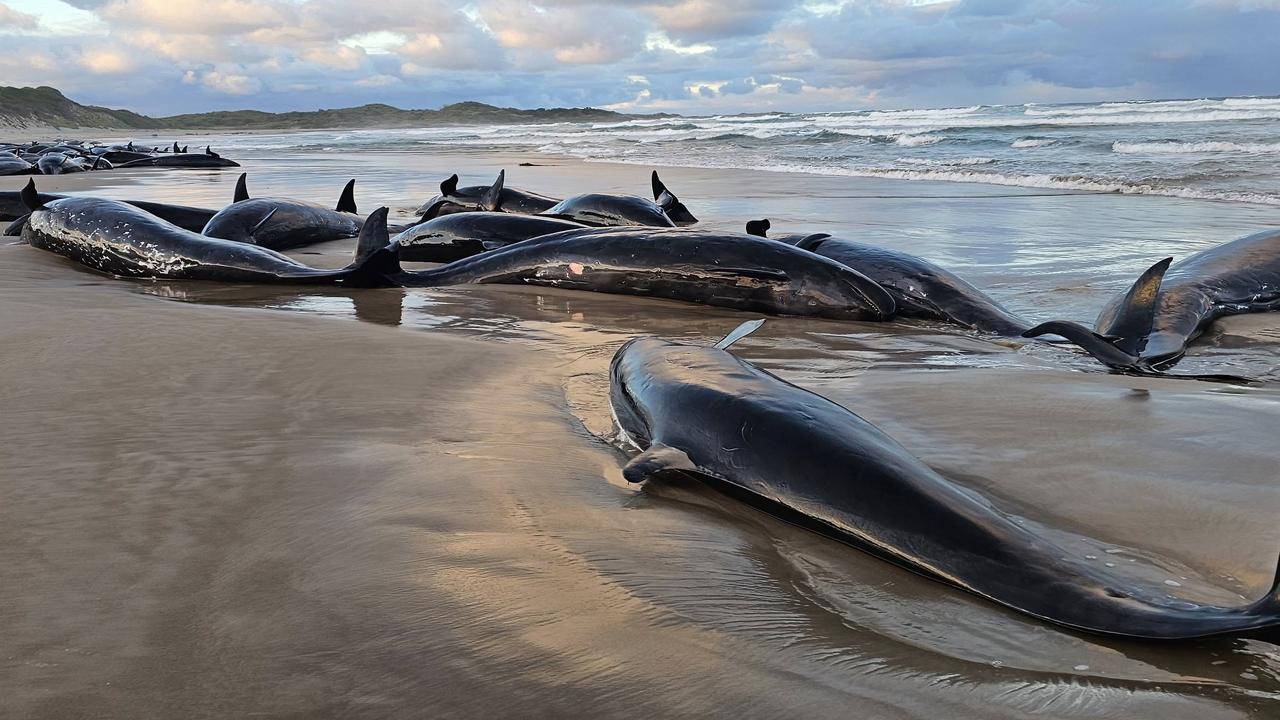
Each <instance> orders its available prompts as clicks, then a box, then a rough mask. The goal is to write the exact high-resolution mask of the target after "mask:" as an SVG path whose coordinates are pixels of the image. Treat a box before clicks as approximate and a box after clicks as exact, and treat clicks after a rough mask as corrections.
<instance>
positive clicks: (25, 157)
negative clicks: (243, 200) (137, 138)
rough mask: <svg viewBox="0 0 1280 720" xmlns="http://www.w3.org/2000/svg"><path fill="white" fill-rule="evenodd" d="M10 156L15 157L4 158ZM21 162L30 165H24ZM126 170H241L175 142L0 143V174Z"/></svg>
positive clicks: (209, 150) (210, 153)
mask: <svg viewBox="0 0 1280 720" xmlns="http://www.w3.org/2000/svg"><path fill="white" fill-rule="evenodd" d="M6 153H8V154H9V155H11V156H12V157H11V158H10V157H5V154H6ZM15 161H21V162H25V163H27V164H26V165H25V166H24V165H22V164H20V163H19V162H15ZM123 167H133V168H136V167H177V168H184V167H185V168H192V167H203V168H212V167H239V164H238V163H236V162H233V161H231V160H227V159H225V158H223V157H221V156H220V155H218V154H217V153H215V152H213V150H212V149H210V148H209V147H207V146H206V147H205V151H204V152H203V153H187V148H186V147H179V146H178V143H176V142H175V143H174V144H173V147H172V149H170V148H167V147H166V148H158V147H150V148H147V147H136V146H134V144H133V143H132V142H129V143H127V144H124V145H121V144H114V145H101V144H85V143H83V142H80V141H78V140H65V141H60V142H53V143H27V144H16V143H0V175H64V174H66V173H74V172H83V171H85V170H111V169H113V168H123Z"/></svg>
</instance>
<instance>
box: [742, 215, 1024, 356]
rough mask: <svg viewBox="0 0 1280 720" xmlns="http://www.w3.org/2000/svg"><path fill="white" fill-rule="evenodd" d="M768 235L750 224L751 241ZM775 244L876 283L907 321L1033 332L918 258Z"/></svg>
mask: <svg viewBox="0 0 1280 720" xmlns="http://www.w3.org/2000/svg"><path fill="white" fill-rule="evenodd" d="M768 230H769V221H768V220H753V221H751V222H749V223H747V232H748V233H750V234H752V235H758V236H760V237H767V236H768V235H767V232H768ZM773 239H775V240H778V241H780V242H784V243H787V244H789V245H795V246H796V247H798V248H801V249H803V250H808V251H809V252H812V253H816V254H818V255H821V256H823V257H828V258H831V259H832V260H835V261H836V262H839V263H843V264H845V265H848V266H849V267H851V268H853V269H855V270H857V271H858V272H860V273H862V274H863V275H866V276H867V277H869V278H871V279H872V280H875V281H876V282H878V283H880V285H881V286H882V287H884V289H885V290H888V291H889V293H890V294H891V295H893V299H894V301H895V302H896V303H897V304H898V314H899V315H901V316H903V317H910V318H922V319H925V320H941V321H944V322H949V323H953V324H956V325H960V326H963V327H967V328H971V329H974V330H979V331H982V332H988V333H993V334H996V335H1007V336H1018V335H1021V334H1022V333H1023V332H1025V331H1026V330H1027V329H1028V328H1030V327H1031V324H1030V323H1028V322H1027V321H1025V320H1023V319H1022V318H1019V317H1018V316H1017V315H1014V314H1013V313H1011V312H1009V311H1008V310H1006V309H1004V308H1003V307H1001V306H1000V303H997V302H996V301H995V300H992V299H991V298H990V297H988V296H987V294H986V293H984V292H982V291H981V290H979V289H978V288H976V287H974V286H972V285H970V284H969V283H967V282H965V281H964V280H962V279H961V278H959V277H958V276H956V275H955V274H954V273H952V272H949V271H947V270H945V269H943V268H941V267H938V266H937V265H934V264H933V263H931V262H929V261H927V260H923V259H921V258H918V257H916V256H915V255H911V254H909V253H904V252H900V251H897V250H890V249H888V248H882V247H878V246H875V245H866V244H864V243H857V242H854V241H852V240H845V239H843V238H837V237H832V236H830V235H828V234H826V233H819V234H815V235H780V236H776V237H774V238H773Z"/></svg>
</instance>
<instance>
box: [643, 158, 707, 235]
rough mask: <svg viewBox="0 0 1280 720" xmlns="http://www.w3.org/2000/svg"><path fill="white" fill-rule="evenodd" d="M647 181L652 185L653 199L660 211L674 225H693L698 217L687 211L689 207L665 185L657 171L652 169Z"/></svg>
mask: <svg viewBox="0 0 1280 720" xmlns="http://www.w3.org/2000/svg"><path fill="white" fill-rule="evenodd" d="M649 183H650V184H651V185H652V186H653V201H654V202H655V203H657V205H658V207H660V208H662V212H664V213H666V214H667V217H669V218H671V222H673V223H675V224H676V225H681V226H684V225H695V224H697V222H698V218H696V217H694V216H693V213H691V212H689V208H687V207H685V206H684V203H682V202H680V198H678V197H676V194H675V193H673V192H671V191H670V190H668V189H667V186H666V185H665V184H664V183H663V182H662V180H660V179H659V178H658V171H657V170H654V171H653V174H652V175H651V176H650V177H649Z"/></svg>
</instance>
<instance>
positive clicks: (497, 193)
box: [480, 170, 507, 212]
mask: <svg viewBox="0 0 1280 720" xmlns="http://www.w3.org/2000/svg"><path fill="white" fill-rule="evenodd" d="M506 180H507V171H506V170H499V171H498V179H497V180H494V181H493V185H492V186H490V187H489V189H488V190H485V191H484V195H482V196H481V197H480V209H481V210H487V211H489V212H497V211H498V209H499V208H501V207H502V186H503V184H504V183H505V182H506Z"/></svg>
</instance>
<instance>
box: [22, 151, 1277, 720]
mask: <svg viewBox="0 0 1280 720" xmlns="http://www.w3.org/2000/svg"><path fill="white" fill-rule="evenodd" d="M523 159H531V160H535V161H537V162H547V163H551V164H550V165H547V166H542V167H530V168H515V167H511V166H514V164H515V162H516V161H518V160H523ZM500 162H502V163H506V164H507V165H508V166H509V172H508V183H509V184H511V185H515V186H522V187H528V188H531V189H536V190H539V191H544V192H547V193H548V194H553V195H557V194H567V193H570V192H573V191H575V190H586V189H592V190H595V189H608V190H628V191H631V192H636V193H643V192H644V191H645V190H646V189H647V177H646V172H645V171H642V170H640V169H637V168H634V167H628V166H622V165H604V164H592V165H582V164H579V163H575V162H572V161H568V160H564V159H556V158H551V157H546V156H527V157H524V156H522V157H507V158H494V157H492V156H485V155H471V154H461V153H460V154H448V155H432V156H415V155H411V154H391V153H379V154H371V155H353V156H346V157H342V158H336V157H329V156H325V157H318V156H313V155H309V154H307V153H300V154H299V155H297V156H293V157H288V158H285V159H279V160H254V159H249V160H248V161H247V162H246V168H245V169H246V170H248V171H249V172H250V188H251V191H255V192H254V194H258V195H265V194H267V190H268V189H270V190H271V191H273V192H276V193H277V194H282V195H289V196H293V197H301V198H305V199H314V200H323V199H324V198H325V197H327V195H329V194H332V195H335V196H336V192H337V190H338V189H339V188H340V187H341V185H342V183H343V182H344V181H345V179H346V177H348V176H356V177H358V178H359V179H360V184H359V186H358V190H357V200H358V201H360V202H361V204H362V206H370V207H371V206H372V203H374V202H377V203H380V204H387V205H390V206H391V207H393V208H394V209H396V210H398V211H400V212H401V213H405V212H408V210H409V209H410V208H412V207H415V206H416V205H418V204H419V203H420V202H421V201H422V200H425V199H426V197H428V196H429V195H430V194H431V193H432V186H433V184H434V183H435V182H437V181H438V179H439V178H440V177H441V176H443V175H447V174H448V173H449V172H453V171H455V170H456V171H458V172H460V174H462V175H463V177H464V179H463V182H464V183H469V182H477V183H478V182H482V181H486V180H487V179H488V178H490V177H491V176H492V175H493V174H495V173H496V170H497V168H498V167H499V163H500ZM663 176H664V179H665V180H666V181H667V184H668V185H669V186H670V187H671V188H672V189H673V190H675V191H676V192H677V194H679V195H680V197H681V199H682V200H684V201H685V203H686V204H687V205H689V207H690V208H691V209H692V210H693V212H694V213H695V214H697V215H698V216H699V217H701V218H702V219H703V220H704V222H706V223H707V224H708V225H712V226H722V227H734V228H737V227H739V225H740V224H741V222H742V221H744V220H746V219H749V218H753V217H760V216H767V217H769V218H771V219H772V221H773V225H774V228H775V230H776V231H778V232H789V231H793V230H795V231H798V230H813V231H815V232H817V231H826V232H836V233H838V234H844V235H847V236H851V237H856V238H859V239H865V240H868V241H872V242H878V243H882V244H885V245H889V246H892V247H898V248H902V249H907V250H910V251H911V252H914V253H916V254H919V255H922V256H924V257H926V258H929V259H931V260H934V261H936V262H939V263H940V264H943V265H945V266H947V267H948V268H950V269H952V270H954V271H956V272H957V273H959V274H960V275H962V276H964V277H966V278H967V279H969V280H971V281H972V282H974V283H975V284H977V285H979V286H980V287H983V288H985V289H987V290H989V292H990V293H991V294H992V295H993V296H995V297H996V298H997V299H999V300H1001V301H1002V302H1005V303H1006V304H1007V305H1008V306H1009V307H1011V308H1012V309H1014V310H1016V311H1018V312H1020V313H1022V314H1024V315H1025V316H1027V317H1028V318H1030V319H1048V318H1051V317H1067V318H1074V319H1079V320H1085V321H1088V320H1091V319H1092V316H1093V313H1094V312H1095V311H1096V309H1097V308H1099V307H1101V305H1102V303H1103V302H1104V301H1105V300H1106V299H1107V298H1108V297H1109V296H1110V295H1111V294H1112V293H1114V292H1117V291H1120V290H1122V289H1123V288H1124V287H1125V286H1126V285H1127V284H1128V282H1130V281H1131V280H1132V278H1134V277H1136V275H1137V274H1138V273H1139V272H1141V270H1142V269H1144V268H1145V267H1146V266H1147V265H1149V264H1150V263H1151V262H1153V261H1154V260H1155V259H1158V258H1159V257H1163V256H1164V255H1166V254H1172V255H1175V256H1181V255H1185V254H1187V253H1190V252H1193V251H1195V250H1198V249H1201V248H1204V247H1208V246H1210V245H1213V244H1215V243H1217V242H1221V241H1225V240H1228V239H1231V238H1234V237H1236V236H1239V235H1242V234H1245V233H1247V232H1252V231H1255V230H1257V229H1261V228H1263V227H1267V226H1269V225H1274V224H1275V218H1274V217H1272V215H1273V213H1274V210H1272V209H1270V208H1266V207H1260V206H1256V205H1242V204H1228V203H1215V202H1204V201H1189V200H1184V199H1172V198H1159V197H1132V196H1115V195H1072V194H1064V195H1053V196H1041V195H1022V196H1019V197H1008V195H1009V194H1011V193H1009V192H1008V191H1009V189H1008V188H987V187H980V186H967V185H954V184H944V183H936V184H930V183H905V182H895V181H887V180H879V179H876V180H868V179H857V178H835V177H817V176H806V175H792V174H764V173H739V172H725V171H718V170H706V169H698V170H679V169H672V170H665V171H663ZM119 177H122V178H128V179H130V180H132V179H133V178H135V177H136V178H137V181H136V183H135V182H128V183H123V184H115V185H112V186H111V187H109V188H105V189H104V190H103V191H102V192H103V193H104V194H110V195H111V196H114V197H139V198H145V199H169V200H171V201H174V202H190V203H193V204H203V203H209V204H213V203H215V202H216V200H217V198H218V197H223V196H229V195H230V188H231V184H232V183H233V182H234V177H235V175H234V173H231V172H226V173H221V174H220V173H206V172H199V171H193V172H191V173H167V174H163V175H155V174H136V175H134V174H130V175H122V176H119ZM82 182H88V181H87V180H86V181H82ZM330 190H331V192H330ZM913 195H915V196H916V197H912V196H913ZM349 252H350V244H349V243H332V244H330V245H328V246H324V247H320V248H315V249H306V250H303V251H300V252H298V253H296V256H297V257H299V258H301V259H303V260H305V261H307V262H313V263H316V264H327V265H339V264H342V263H343V262H345V260H346V257H347V256H348V254H349ZM0 294H3V302H0V308H3V309H2V310H0V320H3V324H2V325H0V327H2V328H3V330H4V338H5V342H4V347H3V348H0V353H3V356H2V358H0V359H3V361H4V363H5V366H6V367H7V368H9V370H8V371H6V373H5V374H4V375H3V377H4V385H3V389H4V396H5V397H6V398H7V399H8V400H7V402H6V405H7V406H8V408H7V412H6V413H5V414H4V418H3V419H0V429H3V430H4V433H5V437H6V438H7V442H6V443H5V446H4V447H3V448H2V449H0V467H3V468H4V470H3V474H2V475H0V479H3V480H4V484H3V485H0V528H2V529H0V539H4V540H5V543H4V544H3V545H2V547H4V548H5V549H4V550H0V568H4V569H3V570H0V573H3V575H0V607H4V608H6V611H5V614H3V615H0V638H3V639H2V640H0V644H3V646H0V658H5V660H4V662H5V663H6V672H5V673H4V674H3V675H4V678H5V680H0V695H3V696H5V697H9V698H13V699H12V700H11V701H10V703H11V705H12V707H13V708H14V710H15V714H16V715H17V716H20V717H23V716H26V717H65V716H69V715H73V714H76V713H82V712H84V711H86V710H87V709H90V708H92V709H96V710H98V711H99V712H98V715H99V716H106V717H165V716H173V714H174V712H178V711H179V710H180V711H181V714H183V715H185V716H191V717H216V716H225V715H228V714H232V715H236V714H240V715H248V714H250V713H258V714H263V715H266V716H286V715H291V714H292V715H304V716H343V717H352V716H368V717H416V716H420V715H421V714H422V713H423V711H424V710H423V709H424V708H427V709H429V714H431V715H433V716H486V715H487V716H494V715H498V716H502V715H513V714H515V715H520V716H528V717H557V716H565V715H592V716H600V717H633V716H635V715H637V714H641V713H643V714H650V715H655V716H659V717H705V716H725V717H727V716H740V717H794V716H804V717H836V716H841V717H847V716H848V715H849V714H851V713H853V714H856V715H858V716H860V717H903V718H924V717H939V716H941V717H965V718H969V717H973V718H995V717H1024V716H1025V715H1026V714H1028V713H1039V714H1042V715H1045V716H1048V717H1062V718H1071V717H1116V718H1134V717H1157V716H1158V717H1167V718H1183V717H1186V718H1197V719H1198V720H1203V719H1204V718H1218V717H1223V718H1233V717H1258V718H1264V717H1271V716H1274V714H1275V713H1276V711H1277V708H1280V704H1277V699H1280V649H1278V648H1277V647H1276V646H1273V645H1269V644H1266V643H1262V642H1258V641H1246V640H1212V641H1201V642H1192V643H1183V644H1168V645H1159V644H1141V643H1125V642H1117V641H1111V640H1102V639H1098V638H1094V637H1090V636H1086V635H1081V634H1076V633H1071V632H1066V631H1063V630H1059V629H1057V628H1053V627H1050V626H1047V625H1045V624H1043V623H1039V622H1035V621H1033V620H1030V619H1029V618H1025V617H1022V616H1019V615H1017V614H1014V613H1011V612H1007V611H1004V610H1002V609H1000V608H997V607H995V606H993V605H991V604H989V603H986V602H983V601H980V600H976V599H974V598H971V597H969V596H967V595H965V594H963V593H960V592H957V591H953V590H951V589H949V588H946V587H943V586H941V585H939V584H937V583H934V582H931V581H928V580H925V579H923V578H919V577H916V576H914V575H911V574H910V573H907V572H904V571H902V570H899V569H897V568H894V567H892V566H889V565H886V564H885V563H883V562H881V561H878V560H875V559H873V558H870V557H868V556H865V555H862V554H860V553H858V552H857V551H854V550H852V549H850V548H848V547H845V546H843V545H840V544H838V543H835V542H833V541H830V540H827V539H825V538H822V537H818V536H815V535H812V534H810V533H808V532H806V531H804V530H801V529H798V528H795V527H792V526H790V525H787V524H785V523H783V522H780V521H778V520H776V519H773V518H771V517H769V516H766V515H763V514H761V513H758V512H756V511H754V510H751V509H748V508H746V507H743V506H741V505H738V504H736V503H734V502H733V501H731V500H728V499H725V498H722V497H720V496H718V495H716V494H715V493H713V492H711V491H709V490H707V489H705V488H703V487H701V486H698V485H694V484H683V483H675V482H664V483H651V484H649V485H648V486H646V487H645V488H643V489H636V488H632V487H628V486H627V485H626V483H625V482H624V481H623V480H622V477H621V467H622V464H623V463H624V462H625V460H626V456H625V454H624V453H623V452H622V451H620V450H619V449H617V447H616V445H615V444H614V443H613V442H612V440H613V436H612V433H613V430H612V427H611V420H610V417H609V411H608V407H607V400H606V391H607V377H606V375H607V367H608V362H609V359H610V357H611V356H612V353H613V351H614V350H615V349H616V348H617V347H618V346H619V345H620V344H621V343H622V342H624V341H625V340H626V339H628V338H630V337H633V336H635V335H638V334H655V335H660V336H663V337H668V338H675V339H682V340H684V341H687V342H694V343H710V342H713V341H714V340H715V339H717V338H718V337H719V336H721V335H723V334H724V333H725V332H727V331H728V330H730V329H732V328H733V327H734V326H735V325H736V324H737V323H739V322H740V321H742V320H743V319H746V317H748V316H744V315H742V314H739V313H734V312H730V311H726V310H717V309H712V308H703V307H697V306H689V305H683V304H679V303H674V302H666V301H650V300H643V299H636V298H627V297H621V296H609V295H598V294H588V293H573V292H568V291H558V290H543V289H531V288H514V287H474V288H455V289H447V290H436V291H422V290H410V291H406V290H306V289H302V290H299V289H280V288H269V287H256V286H230V285H219V284H199V283H145V282H144V283H137V282H125V281H117V280H112V279H109V278H103V277H100V276H97V275H93V274H90V273H86V272H83V271H80V270H79V269H77V268H75V267H73V266H71V265H70V264H69V263H67V262H65V261H63V260H61V259H59V258H56V257H53V256H49V255H46V254H43V253H39V252H38V251H35V250H32V249H30V248H25V247H0ZM1277 338H1280V315H1276V314H1270V315H1258V316H1249V317H1241V318H1233V319H1230V320H1228V321H1226V322H1223V323H1220V324H1219V325H1218V326H1216V327H1215V329H1214V330H1213V331H1212V332H1211V333H1209V334H1208V336H1207V337H1206V338H1205V339H1204V340H1203V341H1202V342H1201V343H1200V344H1199V345H1198V346H1197V347H1195V348H1194V350H1193V351H1192V353H1191V354H1190V355H1189V356H1188V358H1187V359H1186V360H1185V361H1184V362H1183V363H1182V364H1181V365H1180V366H1179V367H1178V371H1179V372H1187V373H1189V372H1215V373H1232V374H1239V375H1247V376H1250V377H1256V378H1260V379H1261V380H1263V382H1262V383H1261V384H1259V385H1257V386H1252V387H1235V386H1225V385H1219V384H1208V383H1198V382H1192V381H1179V380H1152V379H1134V378H1127V377H1120V376H1113V375H1108V374H1106V373H1105V372H1103V371H1102V370H1101V368H1100V367H1099V366H1097V365H1096V364H1095V363H1093V361H1091V360H1089V359H1087V358H1084V357H1082V356H1079V355H1077V354H1075V353H1073V352H1072V351H1070V350H1069V349H1066V348H1061V347H1055V346H1049V345H1044V344H1039V343H1034V344H1023V343H1020V342H1014V341H1010V340H999V339H991V338H984V337H981V336H978V335H975V334H972V333H968V332H963V331H958V330H955V329H953V328H947V327H942V326H934V325H928V324H919V323H914V324H912V323H891V324H873V323H839V322H831V321H821V320H805V319H794V318H787V319H781V318H780V319H773V320H770V321H769V322H768V323H766V325H765V327H764V328H763V329H762V330H760V331H759V332H757V333H756V334H755V335H753V336H751V337H749V338H747V339H745V340H743V341H741V342H740V343H739V344H738V345H737V346H735V352H737V353H739V354H741V355H742V356H743V357H746V358H748V359H750V360H752V361H753V362H756V363H758V364H759V365H761V366H762V367H765V368H767V369H769V370H770V371H772V372H775V373H776V374H779V375H781V376H782V377H784V378H786V379H788V380H790V381H792V382H795V383H796V384H799V385H801V386H803V387H806V388H809V389H812V390H814V391H816V392H818V393H820V394H823V395H825V396H827V397H830V398H831V399H833V400H835V401H837V402H839V403H841V404H843V405H845V406H847V407H849V408H851V409H853V410H854V411H855V412H858V413H859V414H861V415H863V416H864V417H866V418H867V419H868V420H870V421H872V422H874V423H876V424H877V425H879V426H880V427H882V428H883V429H884V430H885V431H886V432H888V433H889V434H890V435H892V436H893V437H895V438H896V439H898V440H899V441H900V442H902V443H903V444H904V445H905V446H906V447H907V448H909V449H910V450H911V451H912V452H914V453H915V454H917V455H919V456H920V457H921V458H923V459H924V460H925V461H926V462H928V463H929V464H930V465H931V466H933V467H934V468H936V469H937V470H939V471H940V472H942V473H944V474H945V475H947V476H948V477H950V478H952V479H954V480H955V481H956V482H959V483H961V484H963V485H965V486H967V487H970V488H972V489H974V490H977V491H979V492H981V493H983V494H985V495H987V496H988V497H991V498H992V499H993V500H994V501H995V502H996V503H997V504H999V505H1000V506H1001V507H1003V508H1005V509H1007V510H1009V511H1010V512H1012V513H1015V514H1017V515H1019V516H1021V517H1023V518H1024V519H1025V520H1026V522H1028V523H1030V524H1033V525H1035V526H1037V527H1039V528H1040V529H1041V530H1042V531H1043V532H1045V533H1046V534H1050V535H1053V536H1054V537H1055V539H1057V540H1058V541H1059V542H1061V543H1062V544H1064V545H1065V546H1067V547H1068V548H1070V549H1071V550H1072V551H1074V552H1079V553H1080V554H1081V555H1082V556H1085V557H1086V558H1087V559H1090V560H1092V561H1095V562H1098V563H1102V564H1104V565H1107V566H1108V567H1110V566H1111V565H1114V567H1113V568H1110V569H1111V570H1112V571H1114V572H1116V573H1122V574H1125V575H1126V576H1129V577H1132V578H1135V579H1136V580H1139V581H1142V582H1148V583H1150V584H1151V585H1152V586H1161V585H1163V586H1166V587H1168V588H1169V592H1171V593H1174V594H1178V595H1181V596H1184V597H1188V598H1192V599H1205V600H1214V601H1218V602H1225V603H1237V602H1241V598H1242V597H1243V598H1249V599H1252V598H1255V597H1257V596H1259V595H1260V594H1261V593H1263V592H1264V591H1265V590H1266V588H1267V587H1268V586H1269V584H1270V583H1271V580H1272V577H1273V575H1274V573H1275V568H1276V558H1277V555H1278V554H1280V531H1277V530H1276V528H1275V522H1274V518H1275V515H1276V512H1277V511H1278V510H1280V490H1277V488H1276V486H1275V481H1276V479H1277V478H1276V472H1277V471H1276V453H1275V444H1274V435H1275V432H1274V431H1275V427H1276V426H1277V422H1276V421H1277V419H1278V418H1280V382H1277V381H1280V375H1278V374H1280V369H1278V368H1277V362H1276V354H1275V349H1274V348H1275V345H1274V342H1275V340H1276V339H1277ZM1169 582H1172V583H1176V585H1168V583H1169ZM6 684H7V686H5V685H6Z"/></svg>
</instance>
